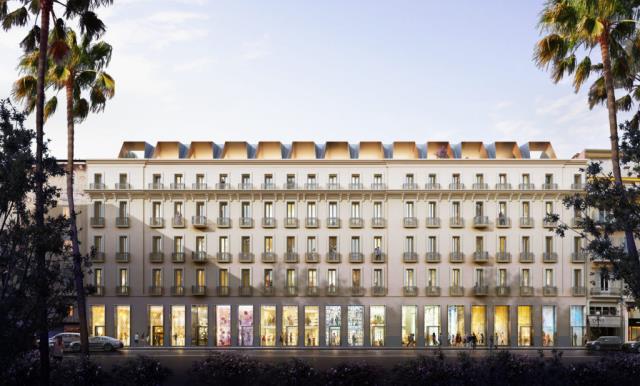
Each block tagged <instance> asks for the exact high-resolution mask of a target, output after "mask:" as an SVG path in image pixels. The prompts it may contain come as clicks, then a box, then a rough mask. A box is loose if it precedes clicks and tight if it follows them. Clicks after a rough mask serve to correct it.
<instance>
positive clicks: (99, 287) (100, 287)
mask: <svg viewBox="0 0 640 386" xmlns="http://www.w3.org/2000/svg"><path fill="white" fill-rule="evenodd" d="M93 288H94V289H95V292H94V293H92V294H91V295H93V296H104V286H103V285H96V286H93Z"/></svg>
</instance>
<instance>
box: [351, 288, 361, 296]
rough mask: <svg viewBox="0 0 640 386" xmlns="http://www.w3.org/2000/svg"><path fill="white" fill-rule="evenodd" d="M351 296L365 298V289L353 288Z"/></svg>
mask: <svg viewBox="0 0 640 386" xmlns="http://www.w3.org/2000/svg"><path fill="white" fill-rule="evenodd" d="M351 296H364V287H360V286H353V287H351Z"/></svg>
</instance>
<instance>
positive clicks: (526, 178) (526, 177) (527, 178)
mask: <svg viewBox="0 0 640 386" xmlns="http://www.w3.org/2000/svg"><path fill="white" fill-rule="evenodd" d="M530 183H531V176H529V174H523V175H522V184H523V185H529V184H530Z"/></svg>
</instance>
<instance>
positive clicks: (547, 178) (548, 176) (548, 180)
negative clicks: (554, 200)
mask: <svg viewBox="0 0 640 386" xmlns="http://www.w3.org/2000/svg"><path fill="white" fill-rule="evenodd" d="M544 183H545V185H547V186H549V185H551V184H553V174H545V175H544Z"/></svg>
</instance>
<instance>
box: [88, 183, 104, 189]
mask: <svg viewBox="0 0 640 386" xmlns="http://www.w3.org/2000/svg"><path fill="white" fill-rule="evenodd" d="M106 188H107V186H106V185H105V184H103V183H102V182H94V183H91V184H89V189H92V190H104V189H106Z"/></svg>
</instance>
